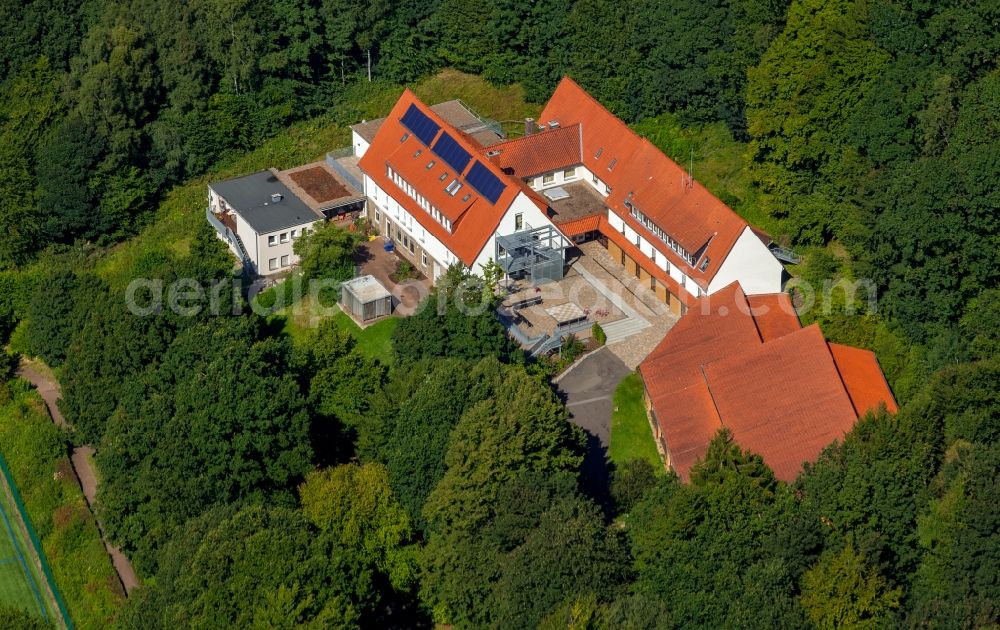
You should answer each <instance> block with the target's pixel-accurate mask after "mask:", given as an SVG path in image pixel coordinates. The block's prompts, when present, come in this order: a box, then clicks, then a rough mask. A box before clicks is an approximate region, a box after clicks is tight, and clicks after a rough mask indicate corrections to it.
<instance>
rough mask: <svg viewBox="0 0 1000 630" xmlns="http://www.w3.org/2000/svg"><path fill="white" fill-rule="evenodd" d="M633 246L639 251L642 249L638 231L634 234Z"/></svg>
mask: <svg viewBox="0 0 1000 630" xmlns="http://www.w3.org/2000/svg"><path fill="white" fill-rule="evenodd" d="M635 246H636V247H638V248H639V251H640V252H641V251H642V246H641V245H639V233H638V232H637V233H636V235H635Z"/></svg>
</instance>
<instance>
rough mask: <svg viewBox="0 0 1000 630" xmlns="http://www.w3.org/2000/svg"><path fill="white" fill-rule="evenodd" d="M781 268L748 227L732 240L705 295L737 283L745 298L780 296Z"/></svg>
mask: <svg viewBox="0 0 1000 630" xmlns="http://www.w3.org/2000/svg"><path fill="white" fill-rule="evenodd" d="M781 273H782V267H781V263H780V262H778V259H777V258H775V257H774V254H772V253H771V251H770V250H769V249H768V248H767V246H766V245H764V243H762V242H761V240H760V239H759V238H757V235H756V234H754V233H753V230H751V229H750V228H749V227H747V228H744V230H743V233H742V234H740V237H739V238H738V239H736V244H735V245H733V248H732V249H731V250H730V251H729V255H728V256H727V257H726V259H725V260H723V261H722V267H720V268H719V271H718V273H716V274H715V277H714V278H713V279H712V283H711V284H710V285H709V286H708V292H709V293H715V292H716V291H718V290H719V289H721V288H723V287H725V286H726V285H728V284H731V283H732V282H733V281H734V280H739V282H740V286H742V287H743V292H744V293H746V294H747V295H754V294H759V293H780V292H781Z"/></svg>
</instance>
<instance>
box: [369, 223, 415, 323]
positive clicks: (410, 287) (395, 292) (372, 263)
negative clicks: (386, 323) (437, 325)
mask: <svg viewBox="0 0 1000 630" xmlns="http://www.w3.org/2000/svg"><path fill="white" fill-rule="evenodd" d="M384 243H385V241H384V240H383V239H382V238H376V239H375V240H373V241H366V242H364V243H362V244H361V247H359V248H358V249H359V251H358V256H357V261H358V262H357V264H358V265H359V266H360V267H361V275H372V276H375V278H376V279H377V280H378V281H379V282H381V283H382V286H384V287H385V288H386V289H389V292H390V293H392V297H393V305H394V310H393V314H394V315H412V314H413V312H414V311H415V310H416V308H417V304H419V303H420V300H422V299H424V297H425V296H426V295H427V294H428V292H430V286H431V283H430V280H428V279H427V278H422V279H420V280H407V281H406V282H403V283H399V284H397V283H396V282H394V281H393V280H392V278H391V277H390V275H391V274H392V273H393V272H394V271H396V265H398V264H399V261H401V260H403V259H402V258H401V257H400V256H399V255H398V254H396V253H395V252H387V251H385V249H383V244H384Z"/></svg>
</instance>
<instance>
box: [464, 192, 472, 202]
mask: <svg viewBox="0 0 1000 630" xmlns="http://www.w3.org/2000/svg"><path fill="white" fill-rule="evenodd" d="M469 199H472V193H465V196H463V197H462V202H463V203H464V202H466V201H468V200H469Z"/></svg>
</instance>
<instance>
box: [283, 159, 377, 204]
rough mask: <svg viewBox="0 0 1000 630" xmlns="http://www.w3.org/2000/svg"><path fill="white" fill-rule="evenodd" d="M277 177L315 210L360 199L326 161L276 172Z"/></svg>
mask: <svg viewBox="0 0 1000 630" xmlns="http://www.w3.org/2000/svg"><path fill="white" fill-rule="evenodd" d="M277 175H278V179H280V180H281V181H282V183H284V184H285V185H286V186H288V188H289V190H291V191H292V192H293V193H295V194H296V195H297V196H298V197H299V198H300V199H302V201H303V202H304V203H305V204H306V205H307V206H309V207H310V208H312V209H313V210H314V211H316V212H321V211H323V210H326V209H328V208H332V207H335V206H338V205H342V203H343V202H347V201H351V200H354V199H359V200H360V199H362V198H363V195H362V194H361V192H360V191H357V190H354V188H353V187H352V186H351V185H350V184H348V183H347V182H346V181H344V179H343V178H342V177H340V176H339V175H338V174H337V173H336V172H335V171H334V170H333V169H332V168H330V167H329V166H328V165H327V163H326V162H313V163H311V164H305V165H303V166H298V167H296V168H291V169H288V170H287V171H280V172H278V174H277Z"/></svg>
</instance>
